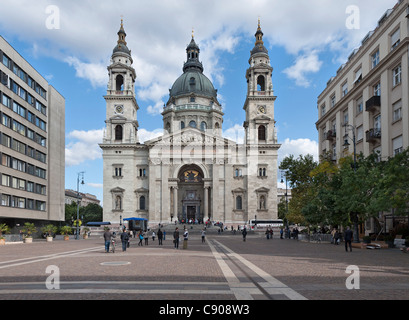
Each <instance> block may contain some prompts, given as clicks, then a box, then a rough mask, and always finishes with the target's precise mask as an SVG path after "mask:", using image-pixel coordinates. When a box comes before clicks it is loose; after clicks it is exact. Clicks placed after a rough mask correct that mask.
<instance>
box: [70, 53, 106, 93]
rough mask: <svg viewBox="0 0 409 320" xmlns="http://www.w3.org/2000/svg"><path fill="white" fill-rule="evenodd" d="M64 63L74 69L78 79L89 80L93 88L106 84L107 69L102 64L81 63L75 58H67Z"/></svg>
mask: <svg viewBox="0 0 409 320" xmlns="http://www.w3.org/2000/svg"><path fill="white" fill-rule="evenodd" d="M65 62H67V63H68V64H69V65H70V66H72V67H74V68H75V70H76V75H77V77H78V78H82V79H87V80H89V81H90V82H91V84H92V86H93V87H94V88H96V87H99V86H105V85H106V84H107V78H108V75H107V69H106V66H104V65H103V64H98V63H85V62H81V61H80V60H79V59H78V58H75V57H68V58H66V59H65Z"/></svg>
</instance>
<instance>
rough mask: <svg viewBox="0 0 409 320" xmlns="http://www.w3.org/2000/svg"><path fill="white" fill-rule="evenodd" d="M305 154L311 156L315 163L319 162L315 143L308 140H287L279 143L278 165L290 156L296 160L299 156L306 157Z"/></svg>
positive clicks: (316, 143)
mask: <svg viewBox="0 0 409 320" xmlns="http://www.w3.org/2000/svg"><path fill="white" fill-rule="evenodd" d="M307 154H310V155H312V156H313V157H314V160H315V161H318V160H319V156H318V142H317V141H314V140H310V139H295V140H291V139H289V138H287V139H285V140H284V142H281V148H280V149H279V150H278V163H280V162H281V161H282V160H283V159H284V158H285V157H288V156H290V155H293V156H294V157H295V158H298V157H299V156H300V155H303V156H306V155H307Z"/></svg>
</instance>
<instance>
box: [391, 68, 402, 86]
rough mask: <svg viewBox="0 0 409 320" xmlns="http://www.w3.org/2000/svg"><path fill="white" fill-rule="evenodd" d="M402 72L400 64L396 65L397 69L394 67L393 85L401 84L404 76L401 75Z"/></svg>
mask: <svg viewBox="0 0 409 320" xmlns="http://www.w3.org/2000/svg"><path fill="white" fill-rule="evenodd" d="M401 73H402V67H401V66H400V65H399V66H398V67H396V68H395V69H393V71H392V82H393V86H394V87H395V86H397V85H398V84H400V82H401V80H402V77H401Z"/></svg>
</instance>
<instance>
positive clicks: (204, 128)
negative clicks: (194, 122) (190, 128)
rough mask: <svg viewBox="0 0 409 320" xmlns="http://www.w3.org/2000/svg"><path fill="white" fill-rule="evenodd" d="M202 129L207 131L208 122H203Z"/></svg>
mask: <svg viewBox="0 0 409 320" xmlns="http://www.w3.org/2000/svg"><path fill="white" fill-rule="evenodd" d="M200 130H202V131H206V130H207V124H206V122H204V121H203V122H202V123H201V124H200Z"/></svg>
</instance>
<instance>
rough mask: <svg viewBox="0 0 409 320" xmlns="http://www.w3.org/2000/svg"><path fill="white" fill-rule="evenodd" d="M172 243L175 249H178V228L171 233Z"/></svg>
mask: <svg viewBox="0 0 409 320" xmlns="http://www.w3.org/2000/svg"><path fill="white" fill-rule="evenodd" d="M173 243H174V245H175V249H179V228H178V227H176V229H175V231H174V232H173Z"/></svg>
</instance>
